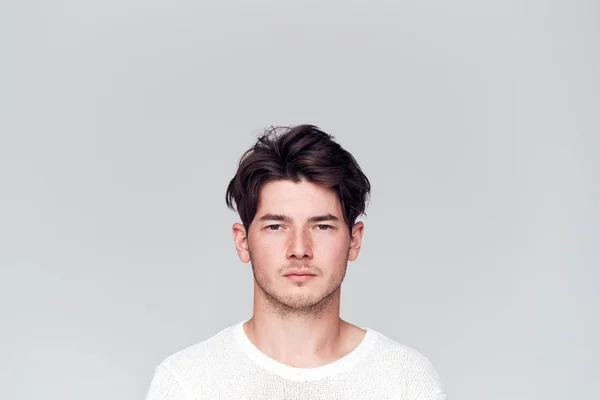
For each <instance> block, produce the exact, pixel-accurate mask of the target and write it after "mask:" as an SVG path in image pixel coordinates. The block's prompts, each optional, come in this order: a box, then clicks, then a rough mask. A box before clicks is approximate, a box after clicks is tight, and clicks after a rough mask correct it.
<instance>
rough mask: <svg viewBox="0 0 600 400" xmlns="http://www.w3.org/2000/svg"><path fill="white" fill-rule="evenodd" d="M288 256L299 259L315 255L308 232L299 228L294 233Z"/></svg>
mask: <svg viewBox="0 0 600 400" xmlns="http://www.w3.org/2000/svg"><path fill="white" fill-rule="evenodd" d="M287 256H288V258H297V259H298V260H302V259H304V258H309V259H310V258H312V257H313V254H312V247H311V243H310V237H309V234H308V233H307V232H305V231H304V230H297V231H294V232H293V233H292V236H291V238H290V244H289V246H288V251H287Z"/></svg>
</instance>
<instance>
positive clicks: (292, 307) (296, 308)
mask: <svg viewBox="0 0 600 400" xmlns="http://www.w3.org/2000/svg"><path fill="white" fill-rule="evenodd" d="M250 263H251V265H252V273H253V275H254V280H255V282H256V285H257V286H258V288H259V290H260V291H261V295H262V297H263V298H264V300H265V306H266V307H268V309H269V310H270V311H272V312H274V313H275V314H276V315H278V316H280V317H282V318H284V317H290V316H294V317H303V318H311V319H314V318H320V317H321V316H322V315H324V314H325V313H327V311H328V306H329V305H330V304H331V302H332V301H333V300H334V299H335V295H336V293H337V292H338V291H339V290H340V287H341V284H342V281H343V280H344V277H345V275H346V269H347V263H345V264H344V269H343V271H342V274H341V276H332V277H331V278H330V280H329V282H328V286H327V289H326V290H325V292H324V294H323V295H322V296H315V295H304V296H303V295H297V296H285V295H283V296H282V295H279V294H277V292H276V291H275V289H274V288H273V282H272V281H270V280H269V279H268V278H265V277H262V276H260V275H259V274H257V272H256V268H255V265H254V263H253V261H252V259H251V261H250ZM302 265H304V264H301V263H297V264H294V265H293V266H284V267H282V268H281V269H280V270H279V271H278V272H277V274H278V275H277V276H283V271H285V270H286V269H291V268H298V267H299V266H302ZM316 270H317V271H320V270H319V269H318V268H316ZM282 279H285V278H282ZM255 295H256V294H255Z"/></svg>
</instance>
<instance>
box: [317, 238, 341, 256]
mask: <svg viewBox="0 0 600 400" xmlns="http://www.w3.org/2000/svg"><path fill="white" fill-rule="evenodd" d="M348 247H349V242H348V241H347V240H346V238H339V237H337V238H336V237H331V238H327V239H326V240H320V241H316V243H315V253H316V254H318V257H320V258H321V257H322V258H327V259H329V260H337V259H340V258H343V259H344V260H345V259H346V258H347V255H348Z"/></svg>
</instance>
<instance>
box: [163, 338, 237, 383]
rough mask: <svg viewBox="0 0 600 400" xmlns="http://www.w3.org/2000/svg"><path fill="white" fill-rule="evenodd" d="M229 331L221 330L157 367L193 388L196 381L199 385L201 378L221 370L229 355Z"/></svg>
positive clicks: (174, 354)
mask: <svg viewBox="0 0 600 400" xmlns="http://www.w3.org/2000/svg"><path fill="white" fill-rule="evenodd" d="M231 329H232V327H227V328H225V329H222V330H220V331H219V332H217V333H214V334H213V335H212V336H210V337H208V338H207V339H205V340H203V341H201V342H198V343H196V344H193V345H191V346H188V347H186V348H183V349H182V350H179V351H177V352H175V353H173V354H171V355H169V356H168V357H166V358H165V359H164V360H163V361H162V362H161V363H160V364H159V367H160V368H164V369H165V370H166V371H168V372H169V374H171V375H172V376H173V377H174V378H175V379H176V380H177V381H179V382H180V383H181V382H185V383H186V386H187V385H189V384H191V385H192V386H193V385H194V383H195V381H196V380H198V383H199V381H200V380H201V379H202V378H203V377H206V376H207V375H209V374H211V373H214V372H215V371H216V370H218V369H220V368H222V367H223V364H224V362H225V361H226V360H227V359H228V358H229V356H230V355H231V335H230V331H231Z"/></svg>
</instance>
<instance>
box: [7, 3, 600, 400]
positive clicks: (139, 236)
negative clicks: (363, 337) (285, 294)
mask: <svg viewBox="0 0 600 400" xmlns="http://www.w3.org/2000/svg"><path fill="white" fill-rule="evenodd" d="M0 10H1V11H0V45H1V48H2V53H1V55H0V134H1V139H0V178H1V180H0V182H1V186H0V191H1V197H0V265H1V275H0V277H1V279H0V311H1V324H2V326H1V329H0V396H1V397H2V398H3V399H66V400H75V399H88V400H94V399H116V400H119V399H123V400H125V399H136V398H137V399H141V398H143V397H144V396H145V394H146V391H147V389H148V386H149V384H150V379H151V377H152V374H153V371H154V367H155V366H156V365H157V364H158V363H159V362H160V361H161V360H162V359H163V358H164V357H166V356H168V355H169V354H172V353H173V352H175V351H177V350H180V349H182V348H184V347H186V346H189V345H191V344H194V343H196V342H198V341H200V340H203V339H205V338H208V337H209V336H211V335H212V334H214V333H216V332H217V331H219V330H221V329H223V328H224V327H226V326H228V325H230V324H233V323H235V322H238V321H240V320H242V319H245V318H249V317H250V313H251V300H252V274H251V270H250V266H249V265H247V264H242V263H240V262H239V260H238V259H237V256H236V254H235V250H234V245H233V240H232V238H231V233H230V229H231V225H232V223H233V222H235V221H237V220H238V218H237V215H236V214H235V213H234V212H233V211H231V210H228V209H227V208H226V206H225V199H224V196H225V188H226V185H227V183H228V182H229V179H230V178H231V177H232V176H233V174H234V172H235V170H236V166H237V162H238V160H239V157H240V156H241V154H242V152H243V151H245V150H246V149H247V148H248V147H249V146H250V145H251V144H252V143H253V142H254V140H255V138H256V136H257V135H258V134H259V133H260V132H261V131H262V130H263V129H264V128H266V127H268V126H270V125H294V124H300V123H312V124H316V125H318V126H319V127H321V128H322V129H323V130H325V131H326V132H328V133H330V134H332V135H334V136H335V137H336V139H337V140H338V141H339V143H341V144H342V146H343V147H345V148H346V149H347V150H349V151H350V152H351V153H353V154H354V156H355V157H356V158H357V160H358V161H359V163H360V165H361V166H362V168H363V169H364V171H365V173H366V174H367V176H368V177H369V179H370V180H371V182H372V184H373V192H372V201H371V203H370V204H369V208H368V209H367V216H366V217H364V218H362V220H363V221H364V222H365V224H366V228H365V238H364V244H363V247H362V253H361V255H360V257H359V259H358V260H357V261H356V262H354V263H351V264H349V270H348V274H347V278H346V281H345V283H344V285H343V290H342V317H344V318H345V319H347V320H349V321H351V322H353V323H356V324H359V325H361V326H369V327H371V328H373V329H376V330H378V331H380V332H382V333H384V334H386V335H387V336H390V337H392V338H394V339H395V340H397V341H399V342H401V343H404V344H406V345H409V346H411V347H413V348H415V349H417V350H418V351H420V352H421V353H423V354H424V355H425V356H427V357H428V358H429V359H430V360H431V361H432V362H433V364H434V365H435V367H436V368H437V370H438V372H439V373H440V375H441V377H442V379H443V382H444V385H445V387H446V389H447V391H448V394H449V398H450V399H461V400H480V399H488V400H496V399H497V400H500V399H511V400H517V399H556V400H558V399H561V400H562V399H583V398H586V399H592V398H597V396H598V393H599V392H600V362H599V358H600V345H599V344H598V338H599V337H600V323H599V318H598V315H599V314H600V311H599V305H600V295H599V294H598V289H597V286H598V283H599V280H600V272H599V265H600V262H599V260H600V257H599V250H598V248H599V247H600V244H599V243H600V228H599V227H600V212H599V211H600V210H599V206H598V202H599V201H600V190H599V183H600V178H599V172H600V171H599V169H600V168H599V167H600V161H599V158H600V140H599V132H600V94H599V93H600V77H599V71H600V6H599V3H597V2H595V1H591V0H590V1H562V2H558V1H502V2H481V1H462V0H458V1H439V0H438V1H407V2H392V1H368V2H367V1H335V2H334V1H300V0H296V1H287V2H286V1H274V0H271V1H253V2H244V1H219V2H217V1H213V2H206V1H139V0H138V1H134V0H119V1H117V0H110V1H109V0H105V1H75V0H71V1H52V2H42V1H27V0H20V1H4V2H2V5H1V8H0Z"/></svg>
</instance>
